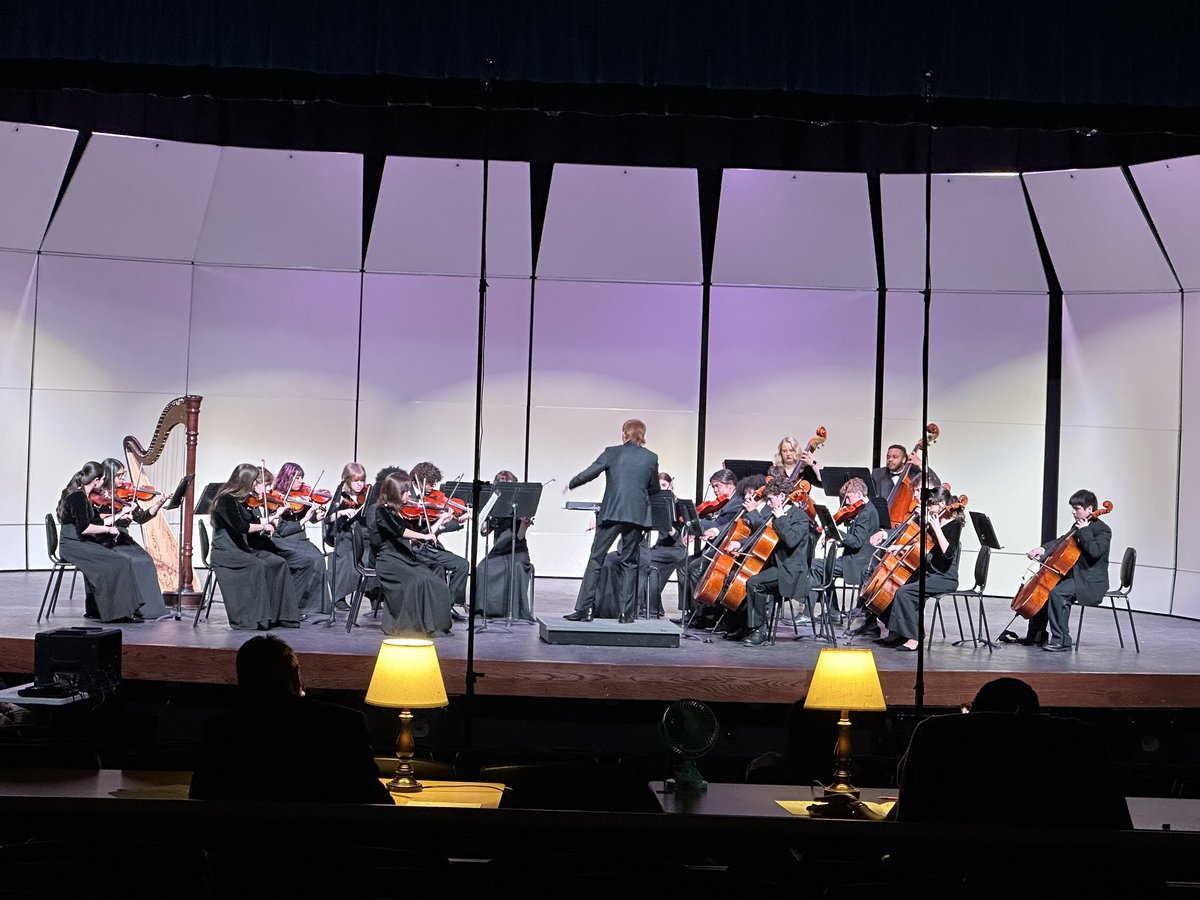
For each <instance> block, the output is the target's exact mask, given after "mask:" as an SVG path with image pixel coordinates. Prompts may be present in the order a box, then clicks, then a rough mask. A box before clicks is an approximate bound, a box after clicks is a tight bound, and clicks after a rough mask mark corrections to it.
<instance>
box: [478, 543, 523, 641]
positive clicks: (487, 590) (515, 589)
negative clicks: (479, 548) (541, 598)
mask: <svg viewBox="0 0 1200 900" xmlns="http://www.w3.org/2000/svg"><path fill="white" fill-rule="evenodd" d="M507 546H509V547H511V546H512V544H511V543H509V544H507ZM510 572H511V573H512V575H513V577H512V578H511V579H510V578H509V573H510ZM532 572H533V564H532V563H531V562H530V561H529V551H528V550H517V551H516V553H514V554H511V555H510V554H509V553H508V552H501V553H496V552H495V551H492V552H491V553H489V554H488V555H487V556H486V557H485V558H484V560H483V562H481V563H480V564H479V567H478V569H476V576H477V577H478V579H479V582H478V583H479V587H477V588H476V591H477V595H476V597H475V602H476V603H477V604H478V607H479V608H480V609H482V610H483V614H484V615H485V616H489V617H491V618H507V617H508V611H509V602H510V597H509V589H510V587H511V589H512V596H511V603H512V615H513V618H514V619H524V620H525V621H527V622H532V621H533V610H532V609H530V606H529V576H530V574H531V573H532Z"/></svg>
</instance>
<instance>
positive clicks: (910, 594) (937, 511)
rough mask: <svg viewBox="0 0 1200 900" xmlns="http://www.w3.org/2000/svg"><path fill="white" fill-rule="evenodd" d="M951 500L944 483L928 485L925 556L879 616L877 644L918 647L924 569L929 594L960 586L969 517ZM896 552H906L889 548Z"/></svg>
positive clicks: (898, 647) (945, 591) (927, 595)
mask: <svg viewBox="0 0 1200 900" xmlns="http://www.w3.org/2000/svg"><path fill="white" fill-rule="evenodd" d="M952 499H953V497H952V495H951V494H950V491H949V489H948V488H946V487H945V486H944V485H938V486H937V487H935V488H925V495H924V500H925V525H926V536H925V541H926V547H925V556H924V558H923V559H922V560H921V561H920V563H919V564H918V566H919V567H918V568H917V569H915V570H914V571H913V572H912V574H911V575H910V576H909V578H908V581H907V582H905V584H904V585H903V586H902V587H900V589H899V590H897V591H896V594H895V596H894V597H893V598H892V602H891V603H889V604H888V606H887V608H886V609H885V610H884V611H883V613H882V615H881V616H880V618H881V619H882V620H883V623H884V624H883V626H882V627H881V628H880V633H881V637H880V639H879V641H877V643H879V644H882V645H883V646H885V647H895V648H896V649H897V650H908V651H913V650H916V649H917V637H916V635H917V630H918V616H920V574H921V569H924V570H925V596H926V597H936V596H939V595H941V594H948V593H950V592H951V591H954V590H957V589H958V558H959V555H960V554H961V551H962V544H961V543H960V540H959V539H960V537H961V535H962V527H963V522H964V521H965V519H966V516H965V515H964V513H963V511H962V508H961V507H955V508H949V509H948V508H947V505H948V504H949V503H950V501H951V500H952ZM919 539H920V536H919V535H918V540H919ZM896 551H900V552H903V549H902V548H900V547H895V546H893V547H890V548H889V550H888V552H896Z"/></svg>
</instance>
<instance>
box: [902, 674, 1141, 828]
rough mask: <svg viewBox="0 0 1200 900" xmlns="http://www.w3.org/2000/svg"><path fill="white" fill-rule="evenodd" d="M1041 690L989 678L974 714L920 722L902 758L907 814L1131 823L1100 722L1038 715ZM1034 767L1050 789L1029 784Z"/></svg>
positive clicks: (947, 820) (1075, 824)
mask: <svg viewBox="0 0 1200 900" xmlns="http://www.w3.org/2000/svg"><path fill="white" fill-rule="evenodd" d="M1039 709H1040V706H1039V704H1038V698H1037V693H1036V692H1035V691H1034V690H1033V688H1032V687H1030V686H1029V685H1028V684H1025V683H1024V682H1022V681H1020V680H1019V679H1015V678H1000V679H996V680H995V681H992V682H989V683H988V684H985V685H984V686H983V687H982V688H980V690H979V692H978V693H977V694H976V697H975V700H973V701H972V703H971V712H970V713H969V714H967V715H961V714H957V713H956V714H952V715H943V716H931V717H930V718H928V719H925V720H924V721H922V722H920V723H919V724H918V725H917V727H916V728H915V729H913V734H912V738H911V740H910V741H909V745H908V750H907V751H906V752H905V754H904V758H903V759H902V760H901V763H900V774H899V783H900V787H899V799H898V801H897V803H896V806H895V808H894V809H893V811H892V814H891V815H890V816H889V818H893V819H895V820H896V821H902V822H937V823H942V824H961V825H971V824H987V825H1015V826H1030V825H1037V826H1046V827H1052V828H1053V827H1062V828H1092V829H1103V828H1117V829H1119V828H1124V829H1128V828H1132V823H1131V821H1130V817H1129V808H1128V806H1127V805H1126V803H1125V797H1124V795H1123V793H1122V792H1121V790H1120V787H1119V784H1118V781H1117V778H1116V774H1115V772H1114V770H1113V766H1112V762H1111V760H1110V758H1109V755H1108V749H1107V747H1106V746H1105V738H1104V733H1103V732H1102V731H1101V730H1100V729H1099V728H1097V727H1096V726H1094V725H1091V724H1088V723H1085V722H1082V721H1079V720H1077V719H1067V718H1061V717H1058V716H1051V715H1044V714H1040V713H1039V712H1038V710H1039ZM1030 766H1037V767H1039V771H1043V772H1044V773H1045V777H1046V779H1047V786H1046V787H1035V786H1034V785H1032V784H1030V783H1028V781H1027V779H1026V778H1025V776H1024V775H1023V774H1022V773H1023V772H1027V771H1028V770H1029V767H1030Z"/></svg>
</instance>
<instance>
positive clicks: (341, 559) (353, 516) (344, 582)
mask: <svg viewBox="0 0 1200 900" xmlns="http://www.w3.org/2000/svg"><path fill="white" fill-rule="evenodd" d="M366 502H367V470H366V469H365V468H363V466H362V465H360V464H359V463H356V462H349V463H346V465H345V466H343V467H342V478H341V481H339V482H338V486H337V487H336V488H335V489H334V491H333V496H332V497H331V498H330V499H329V507H328V512H327V513H326V515H325V520H324V528H323V533H322V537H323V539H324V542H325V546H326V547H329V548H330V549H331V550H332V551H333V552H332V553H331V554H330V560H329V566H328V568H329V595H330V596H331V597H333V600H334V607H335V608H336V609H343V610H344V609H349V606H348V604H347V603H346V597H348V596H350V594H352V593H354V589H355V588H356V587H357V586H358V569H357V568H356V566H355V563H356V562H358V560H355V558H354V540H353V538H352V537H351V534H350V531H351V529H352V528H355V527H359V528H361V527H362V522H361V519H360V518H359V517H360V516H361V514H362V511H363V507H364V506H365V505H366ZM365 543H366V542H365V541H364V544H365Z"/></svg>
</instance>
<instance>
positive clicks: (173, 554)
mask: <svg viewBox="0 0 1200 900" xmlns="http://www.w3.org/2000/svg"><path fill="white" fill-rule="evenodd" d="M202 399H203V398H202V397H197V396H196V395H194V394H189V395H187V396H186V397H177V398H176V399H174V400H172V401H171V402H170V403H168V404H167V405H166V408H165V409H163V411H162V415H161V416H159V417H158V424H157V425H155V426H154V433H153V434H152V435H151V436H150V440H149V441H148V442H147V444H146V445H143V444H142V442H141V441H140V440H138V439H137V438H136V437H134V436H132V435H128V436H126V438H125V440H124V441H122V442H121V443H122V446H123V447H124V449H125V459H126V463H127V465H128V467H129V477H130V479H131V480H132V481H133V483H134V484H152V485H154V486H155V487H156V488H157V489H158V490H160V491H173V490H175V486H176V484H178V483H179V482H180V480H181V479H182V478H184V477H185V476H187V475H191V474H193V473H195V471H196V438H197V436H198V433H199V432H198V428H197V423H198V421H199V419H200V401H201V400H202ZM193 503H194V496H193V486H192V485H191V484H188V486H187V493H186V494H185V495H184V498H183V503H182V504H181V505H180V507H179V508H178V509H175V510H167V509H166V508H165V507H164V508H163V510H162V511H161V512H160V513H159V514H158V515H157V516H155V517H154V518H153V519H150V520H149V521H148V522H145V523H144V524H143V525H142V544H143V546H144V547H145V548H146V552H147V553H149V554H150V558H151V559H153V560H154V565H155V568H157V569H158V585H159V587H160V588H162V592H163V597H164V598H165V599H166V601H167V604H168V605H170V606H174V607H175V610H176V618H178V617H179V616H178V613H179V610H181V609H182V608H183V607H184V606H193V607H194V606H196V605H198V604H199V602H200V595H199V593H198V592H197V591H196V589H195V587H194V584H195V573H194V572H193V571H192V510H193ZM177 533H178V534H179V535H180V537H176V534H177Z"/></svg>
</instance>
